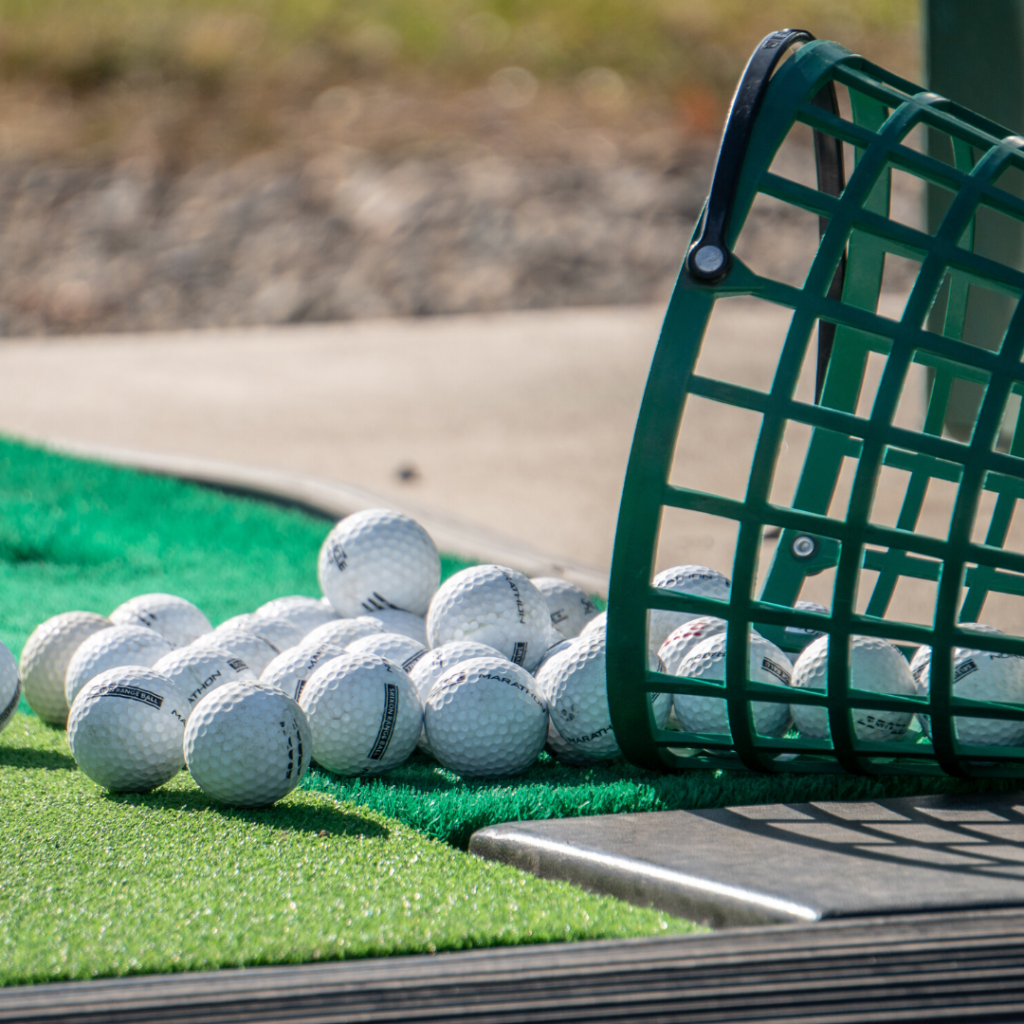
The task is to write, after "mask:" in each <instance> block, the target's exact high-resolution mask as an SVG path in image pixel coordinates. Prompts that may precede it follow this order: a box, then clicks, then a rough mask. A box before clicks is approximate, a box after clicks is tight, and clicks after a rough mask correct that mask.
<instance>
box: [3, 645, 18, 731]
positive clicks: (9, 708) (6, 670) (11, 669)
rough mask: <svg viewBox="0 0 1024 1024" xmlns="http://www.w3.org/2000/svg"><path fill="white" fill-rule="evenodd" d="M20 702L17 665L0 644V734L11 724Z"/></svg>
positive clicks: (5, 647)
mask: <svg viewBox="0 0 1024 1024" xmlns="http://www.w3.org/2000/svg"><path fill="white" fill-rule="evenodd" d="M20 700H21V679H20V677H19V676H18V663H17V662H16V661H15V660H14V655H13V654H11V652H10V651H9V650H8V649H7V646H6V645H5V644H0V732H3V731H4V729H6V728H7V726H8V725H10V724H11V719H12V718H14V712H15V711H17V710H18V702H19V701H20Z"/></svg>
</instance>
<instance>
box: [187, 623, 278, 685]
mask: <svg viewBox="0 0 1024 1024" xmlns="http://www.w3.org/2000/svg"><path fill="white" fill-rule="evenodd" d="M190 646H191V647H202V648H207V647H216V648H221V649H222V650H225V651H229V652H230V653H231V654H232V655H234V656H235V657H236V658H240V659H241V660H242V661H244V662H245V663H246V665H248V666H249V668H250V669H252V674H253V675H254V676H255V677H256V678H257V679H259V677H260V676H261V675H262V674H263V670H264V669H265V668H266V667H267V666H268V665H269V664H270V663H271V662H272V661H273V660H274V659H275V658H276V657H277V656H278V655H279V654H280V653H281V652H280V651H279V650H278V649H277V648H276V647H275V646H274V645H273V644H272V643H271V642H270V641H269V640H264V639H263V637H261V636H257V635H256V634H255V633H253V632H252V631H251V630H248V629H241V628H230V629H222V630H215V631H214V632H212V633H207V634H206V635H205V636H201V637H200V638H199V639H198V640H194V641H193V642H192V644H191V645H190Z"/></svg>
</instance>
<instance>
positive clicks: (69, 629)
mask: <svg viewBox="0 0 1024 1024" xmlns="http://www.w3.org/2000/svg"><path fill="white" fill-rule="evenodd" d="M112 625H113V623H112V622H111V621H110V619H108V618H107V617H106V616H105V615H97V614H96V613H95V612H64V613H63V614H61V615H54V616H53V618H52V619H47V620H46V621H45V622H44V623H42V624H41V625H39V626H36V628H35V629H34V630H33V631H32V635H31V636H30V637H29V638H28V640H26V641H25V646H24V647H23V648H22V650H21V685H22V686H23V687H24V689H25V700H26V701H28V706H29V707H30V708H31V709H32V710H33V711H34V712H35V713H36V714H37V715H38V716H39V717H40V718H41V719H42V720H43V721H44V722H49V723H50V725H60V726H63V725H64V723H65V722H67V720H68V710H69V705H68V699H67V697H66V696H65V694H64V677H65V676H66V675H67V671H68V662H69V661H71V656H72V655H73V654H74V653H75V651H76V650H78V647H79V645H80V644H81V643H82V641H83V640H86V639H88V638H89V637H90V636H92V635H93V633H98V632H99V631H100V630H101V629H109V628H110V626H112Z"/></svg>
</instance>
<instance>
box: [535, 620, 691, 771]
mask: <svg viewBox="0 0 1024 1024" xmlns="http://www.w3.org/2000/svg"><path fill="white" fill-rule="evenodd" d="M537 684H538V687H539V688H540V690H541V693H542V694H543V696H544V698H545V699H546V700H547V703H548V708H549V710H550V712H551V721H552V722H554V724H555V728H556V729H557V730H558V733H559V735H560V736H561V737H562V739H564V740H565V741H566V742H567V743H570V744H571V745H572V747H573V748H574V749H575V750H576V751H577V754H578V756H579V757H581V758H585V759H586V760H588V761H591V762H593V761H604V760H607V759H608V758H611V757H618V756H619V754H621V753H622V751H621V750H620V749H619V744H618V741H617V740H616V739H615V732H614V731H613V729H612V716H611V711H610V710H609V709H608V683H607V677H606V675H605V634H604V630H595V631H594V632H593V633H590V634H586V633H585V634H583V635H581V636H578V637H577V638H576V639H575V640H572V641H570V643H569V646H568V647H566V648H565V649H564V650H562V651H560V652H559V653H558V654H555V655H554V656H553V657H552V658H550V659H549V660H548V662H547V663H546V664H545V665H544V667H543V669H541V671H540V672H539V673H538V676H537ZM650 699H651V702H652V706H653V710H654V718H655V721H656V723H657V725H658V727H659V728H662V729H663V728H664V727H665V725H666V723H667V722H668V716H669V713H670V712H671V709H672V698H671V696H670V695H669V694H667V693H659V694H651V695H650Z"/></svg>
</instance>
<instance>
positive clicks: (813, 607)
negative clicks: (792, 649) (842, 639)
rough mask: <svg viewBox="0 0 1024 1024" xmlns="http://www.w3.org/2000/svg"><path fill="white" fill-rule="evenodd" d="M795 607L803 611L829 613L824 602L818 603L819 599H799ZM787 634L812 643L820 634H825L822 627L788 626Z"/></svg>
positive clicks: (797, 640)
mask: <svg viewBox="0 0 1024 1024" xmlns="http://www.w3.org/2000/svg"><path fill="white" fill-rule="evenodd" d="M793 607H794V608H795V609H797V610H798V611H802V612H817V613H818V614H819V615H828V609H827V608H826V607H825V606H824V605H823V604H818V602H817V601H797V603H796V604H795V605H793ZM786 636H787V637H790V638H791V639H793V640H795V641H796V642H798V643H810V642H811V641H812V640H817V639H818V637H819V636H824V634H823V633H822V631H821V630H820V629H804V628H803V627H802V626H787V627H786Z"/></svg>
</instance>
